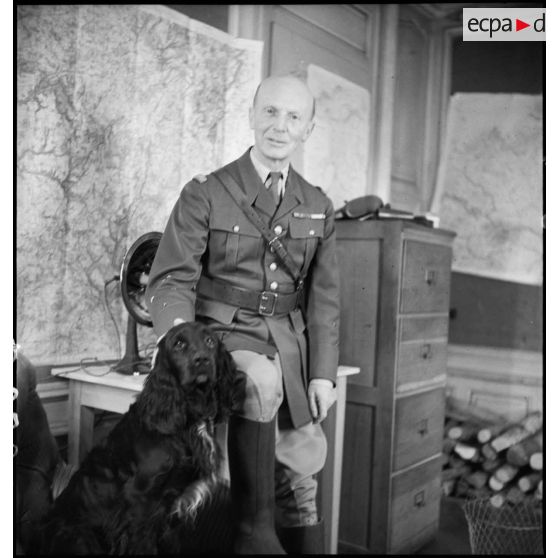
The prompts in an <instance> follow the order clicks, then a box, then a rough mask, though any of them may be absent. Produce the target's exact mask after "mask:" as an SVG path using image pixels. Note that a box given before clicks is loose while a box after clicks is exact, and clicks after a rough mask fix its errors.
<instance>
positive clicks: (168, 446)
mask: <svg viewBox="0 0 558 558" xmlns="http://www.w3.org/2000/svg"><path fill="white" fill-rule="evenodd" d="M244 381H245V379H244V375H243V374H242V373H241V372H238V371H237V370H236V368H235V366H234V363H233V361H232V358H231V357H230V354H229V353H228V352H227V351H226V350H225V348H224V346H223V345H222V343H221V342H220V341H219V339H218V338H217V337H216V336H215V335H214V334H213V333H212V332H211V331H210V330H209V329H208V328H207V327H205V326H203V325H201V324H199V323H182V324H179V325H176V326H174V327H173V328H171V329H170V330H169V331H168V333H167V334H166V335H165V336H164V337H162V338H161V339H160V340H159V342H158V345H157V349H156V353H155V355H154V358H153V366H152V369H151V371H150V372H149V374H148V376H147V377H146V380H145V384H144V388H143V391H142V392H141V393H140V394H139V395H138V397H137V400H136V401H135V403H133V404H132V405H131V406H130V409H129V410H128V412H127V413H126V414H125V415H124V416H123V417H122V419H121V420H120V421H119V422H118V424H117V425H116V426H115V427H114V429H113V430H112V431H111V433H110V434H109V436H108V437H107V440H106V441H105V443H104V444H102V445H100V446H97V447H95V448H93V450H92V451H91V452H90V453H89V455H88V456H87V457H86V459H85V460H84V462H83V464H82V465H81V467H80V469H79V470H78V471H77V472H76V473H75V474H74V476H73V477H72V478H71V480H70V482H69V484H68V486H67V487H66V489H65V490H64V492H63V493H62V494H61V495H60V497H59V498H58V499H57V500H56V502H55V504H54V507H53V510H52V512H51V513H50V515H49V517H48V520H47V522H46V524H45V528H44V532H43V541H44V544H43V552H44V553H48V554H157V553H162V552H167V551H169V549H170V550H171V551H172V550H177V551H182V550H183V549H184V548H188V544H187V541H186V544H183V543H182V542H177V541H176V540H175V539H176V537H184V536H185V533H187V532H188V525H189V526H190V528H191V526H192V525H193V524H194V520H195V518H196V514H197V512H199V511H200V509H202V508H203V507H204V505H206V503H207V500H208V498H210V497H211V494H212V492H215V490H216V488H217V487H218V479H217V472H218V470H219V466H220V459H221V456H220V452H219V447H218V445H217V443H216V441H215V437H214V424H216V423H218V422H221V421H224V420H226V419H227V417H228V415H229V414H230V412H231V409H232V407H233V405H235V404H236V403H237V398H238V397H241V396H242V393H243V391H244Z"/></svg>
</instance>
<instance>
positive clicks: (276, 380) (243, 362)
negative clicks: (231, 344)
mask: <svg viewBox="0 0 558 558" xmlns="http://www.w3.org/2000/svg"><path fill="white" fill-rule="evenodd" d="M231 354H232V357H233V359H234V360H235V362H236V365H237V366H238V368H239V369H240V370H242V371H244V372H245V374H246V391H245V399H244V401H243V403H242V406H241V408H239V409H235V410H236V412H237V413H238V414H239V415H241V416H243V417H244V418H247V419H250V420H255V421H259V422H269V421H270V420H272V419H273V418H274V417H275V415H276V414H277V411H278V410H279V407H280V405H281V402H282V401H283V385H282V375H281V370H280V367H278V366H277V365H276V363H275V361H274V360H270V359H269V358H267V357H266V356H265V355H260V354H258V353H253V352H251V351H233V352H232V353H231ZM276 358H279V357H276Z"/></svg>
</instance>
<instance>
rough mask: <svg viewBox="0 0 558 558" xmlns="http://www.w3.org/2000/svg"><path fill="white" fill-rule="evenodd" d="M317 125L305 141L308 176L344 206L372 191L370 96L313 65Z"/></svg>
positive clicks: (310, 84)
mask: <svg viewBox="0 0 558 558" xmlns="http://www.w3.org/2000/svg"><path fill="white" fill-rule="evenodd" d="M307 83H308V87H310V90H311V91H312V93H313V94H314V97H315V98H316V126H315V128H314V131H313V132H312V135H311V136H310V138H309V139H308V140H307V141H306V143H305V144H304V172H303V175H304V177H305V178H306V179H307V180H308V181H309V182H310V183H312V184H315V185H317V186H320V188H322V189H323V190H324V192H326V193H327V195H328V196H329V197H330V198H331V200H332V201H333V207H335V209H338V208H339V207H341V206H342V205H343V204H344V203H345V201H348V200H351V199H353V198H356V197H358V196H363V195H364V194H365V192H366V175H367V170H368V169H367V167H368V143H369V142H368V135H369V116H370V94H369V92H368V91H367V90H366V89H364V88H363V87H360V86H359V85H357V84H355V83H353V82H351V81H348V80H346V79H344V78H342V77H340V76H338V75H337V74H333V73H331V72H328V71H327V70H324V69H323V68H320V67H319V66H315V65H313V64H309V65H308V74H307Z"/></svg>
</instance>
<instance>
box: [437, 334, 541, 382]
mask: <svg viewBox="0 0 558 558" xmlns="http://www.w3.org/2000/svg"><path fill="white" fill-rule="evenodd" d="M542 372H543V363H542V353H539V352H535V351H522V350H518V349H497V348H492V347H478V346H472V345H451V344H450V345H449V346H448V376H450V377H451V376H468V377H470V378H476V379H481V380H486V381H492V382H501V383H504V384H523V385H529V386H538V387H539V386H540V387H541V388H542V384H543V374H542Z"/></svg>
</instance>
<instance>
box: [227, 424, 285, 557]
mask: <svg viewBox="0 0 558 558" xmlns="http://www.w3.org/2000/svg"><path fill="white" fill-rule="evenodd" d="M228 454H229V470H230V477H231V496H232V502H233V510H234V513H235V517H236V518H237V534H236V538H235V542H234V552H235V554H285V551H284V549H283V547H282V546H281V543H280V542H279V539H278V538H277V533H276V531H275V478H274V474H275V421H274V420H272V421H270V422H256V421H252V420H248V419H245V418H242V417H238V416H232V417H231V418H230V420H229V435H228Z"/></svg>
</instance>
